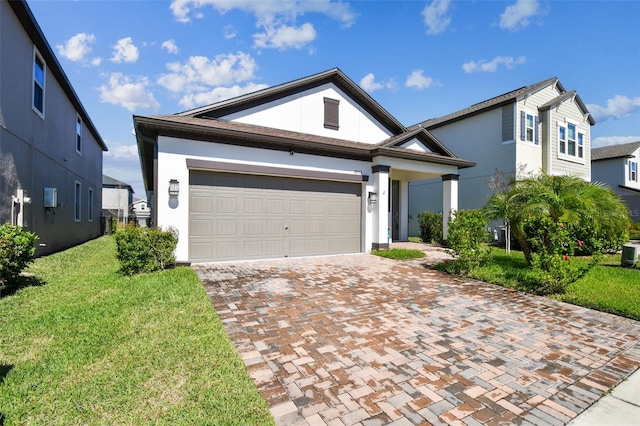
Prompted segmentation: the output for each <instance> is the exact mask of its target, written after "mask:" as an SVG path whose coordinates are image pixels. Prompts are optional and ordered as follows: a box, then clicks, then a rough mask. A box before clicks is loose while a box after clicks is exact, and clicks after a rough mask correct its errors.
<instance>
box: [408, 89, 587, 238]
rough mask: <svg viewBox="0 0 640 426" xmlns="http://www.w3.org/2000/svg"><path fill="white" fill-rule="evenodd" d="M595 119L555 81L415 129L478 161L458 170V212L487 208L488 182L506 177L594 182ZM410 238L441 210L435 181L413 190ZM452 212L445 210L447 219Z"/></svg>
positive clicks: (419, 184)
mask: <svg viewBox="0 0 640 426" xmlns="http://www.w3.org/2000/svg"><path fill="white" fill-rule="evenodd" d="M594 124H595V121H594V119H593V117H592V116H591V114H590V113H589V111H588V110H587V108H586V106H585V104H584V103H583V102H582V100H581V99H580V96H578V94H577V93H576V92H575V91H569V92H567V91H566V90H565V89H564V87H563V86H562V84H561V83H560V81H559V80H558V79H557V78H555V77H554V78H550V79H548V80H544V81H541V82H539V83H536V84H533V85H530V86H526V87H522V88H520V89H517V90H514V91H511V92H508V93H505V94H503V95H500V96H497V97H495V98H491V99H488V100H485V101H482V102H480V103H477V104H475V105H472V106H470V107H468V108H465V109H463V110H460V111H457V112H454V113H452V114H449V115H446V116H444V117H440V118H433V119H430V120H426V121H424V122H422V123H419V124H417V125H415V126H412V127H411V128H420V127H421V128H424V129H426V130H428V131H429V133H431V134H432V135H433V136H434V137H436V138H437V139H438V140H440V141H441V142H442V143H443V144H444V145H446V146H447V148H449V149H451V150H452V151H453V152H456V153H460V154H461V155H463V156H464V158H465V159H467V160H469V161H473V162H475V163H477V165H476V167H473V168H469V169H464V170H461V171H460V177H459V181H460V205H459V207H460V209H477V208H480V207H482V206H484V205H485V204H486V201H487V199H488V197H489V196H490V195H491V193H492V192H491V190H490V188H489V186H488V181H489V180H490V179H491V177H492V176H494V175H496V170H499V171H500V172H502V173H503V174H506V175H512V176H513V175H514V174H515V173H516V172H521V173H523V174H528V173H539V172H540V171H544V172H546V173H548V174H553V175H564V174H571V175H577V176H580V177H581V178H583V179H584V180H586V181H589V180H591V158H590V152H591V150H590V145H591V136H590V135H591V132H590V130H591V126H592V125H594ZM409 193H410V197H409V200H410V205H409V212H410V215H411V218H412V220H411V221H410V233H411V235H418V234H419V224H418V220H417V217H418V214H419V213H420V212H422V211H425V210H430V211H436V212H437V211H443V210H442V209H441V208H440V206H439V204H440V203H439V200H440V199H441V198H442V193H441V188H440V185H439V183H438V182H437V181H433V180H427V181H422V182H412V183H411V185H410V187H409ZM447 213H448V210H445V215H446V214H447Z"/></svg>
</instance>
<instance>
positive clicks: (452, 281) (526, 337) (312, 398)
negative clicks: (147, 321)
mask: <svg viewBox="0 0 640 426" xmlns="http://www.w3.org/2000/svg"><path fill="white" fill-rule="evenodd" d="M194 269H195V270H196V272H197V273H198V274H199V276H200V277H201V279H202V281H203V283H204V286H205V288H206V291H207V293H208V294H209V297H210V298H211V301H212V303H213V304H214V306H215V308H216V310H217V312H218V315H219V316H220V318H221V320H222V321H223V323H224V324H225V326H226V329H227V332H228V333H229V336H230V337H231V339H232V340H233V342H234V344H235V346H236V348H237V350H238V352H239V353H240V356H241V357H242V359H243V360H244V362H245V363H246V365H247V366H248V369H249V372H250V374H251V376H252V377H253V379H254V381H255V383H256V384H257V386H258V388H259V389H260V392H261V393H262V395H263V396H264V398H265V399H266V400H267V402H268V403H269V405H270V407H271V412H272V414H273V416H274V418H275V419H276V422H277V423H278V424H279V425H291V424H300V425H307V424H309V425H323V424H328V425H351V424H362V425H383V424H397V425H404V424H407V425H410V424H430V423H431V424H441V423H448V424H467V425H476V424H499V423H505V424H506V423H516V424H518V423H522V424H529V423H533V424H543V425H544V424H552V425H559V424H564V423H566V422H568V421H569V420H571V419H572V418H574V417H575V416H576V415H577V414H579V413H580V412H582V411H583V410H585V409H586V408H587V407H588V406H589V405H591V404H592V403H593V402H594V401H596V400H597V399H598V398H599V397H600V396H601V395H602V394H603V393H604V392H605V391H607V390H608V389H609V388H610V387H612V386H614V385H616V384H617V383H618V382H619V381H620V380H621V379H623V378H625V377H627V376H628V375H630V374H631V373H632V372H633V371H634V370H635V369H636V368H638V366H639V365H640V322H637V321H632V320H627V319H623V318H620V317H616V316H613V315H608V314H604V313H600V312H596V311H593V310H589V309H584V308H580V307H576V306H572V305H568V304H563V303H559V302H556V301H553V300H549V299H545V298H542V297H536V296H531V295H526V294H522V293H518V292H514V291H509V290H506V289H503V288H500V287H497V286H492V285H488V284H484V283H481V282H477V281H473V280H461V279H456V278H452V277H449V276H446V275H442V274H440V273H438V272H435V271H432V270H428V269H426V268H424V267H423V266H421V265H420V263H419V262H417V261H410V262H398V261H393V260H387V259H382V258H379V257H375V256H372V255H366V254H360V255H353V256H338V257H326V258H313V259H285V260H277V261H263V262H250V263H234V264H210V265H196V266H194Z"/></svg>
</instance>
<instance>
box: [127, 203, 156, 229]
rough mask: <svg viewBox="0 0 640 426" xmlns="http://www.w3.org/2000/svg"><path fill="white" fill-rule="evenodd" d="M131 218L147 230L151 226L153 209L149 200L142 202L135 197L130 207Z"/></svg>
mask: <svg viewBox="0 0 640 426" xmlns="http://www.w3.org/2000/svg"><path fill="white" fill-rule="evenodd" d="M129 217H131V219H132V220H135V221H136V223H137V224H138V226H140V227H142V228H146V227H147V226H149V225H150V223H149V219H151V209H150V208H149V203H147V200H141V199H139V198H135V197H133V203H131V205H130V206H129Z"/></svg>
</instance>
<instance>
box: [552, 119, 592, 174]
mask: <svg viewBox="0 0 640 426" xmlns="http://www.w3.org/2000/svg"><path fill="white" fill-rule="evenodd" d="M557 125H558V130H557V135H558V144H557V149H558V153H557V156H558V159H560V160H565V161H571V162H572V163H578V164H585V159H584V156H585V144H586V139H587V137H586V134H585V133H582V132H580V126H579V125H578V124H577V123H576V122H574V121H572V120H564V121H558V122H557ZM569 126H574V127H575V139H570V138H569ZM563 130H564V134H565V138H564V139H562V137H561V136H562V131H563ZM572 141H573V143H574V144H575V145H574V153H573V154H570V153H569V149H570V148H569V147H570V143H571V142H572ZM563 142H564V147H565V151H564V152H562V144H563ZM581 142H582V145H580V143H581ZM581 148H582V156H580V151H581Z"/></svg>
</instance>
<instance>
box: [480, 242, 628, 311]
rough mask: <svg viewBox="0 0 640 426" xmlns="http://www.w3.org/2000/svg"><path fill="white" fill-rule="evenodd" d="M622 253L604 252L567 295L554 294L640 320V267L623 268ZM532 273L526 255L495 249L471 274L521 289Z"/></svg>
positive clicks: (583, 260) (568, 300)
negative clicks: (621, 263) (487, 260)
mask: <svg viewBox="0 0 640 426" xmlns="http://www.w3.org/2000/svg"><path fill="white" fill-rule="evenodd" d="M620 260H621V256H620V254H609V255H604V256H603V257H602V259H601V260H600V262H599V263H598V264H597V265H595V266H594V267H592V268H591V269H590V270H589V271H588V272H587V273H586V274H585V275H584V276H583V277H581V278H580V279H578V280H577V281H575V282H573V283H571V284H570V285H569V286H568V287H567V289H566V293H565V294H561V295H554V296H552V297H554V298H556V299H558V300H561V301H564V302H568V303H572V304H574V305H579V306H584V307H587V308H592V309H597V310H599V311H603V312H609V313H612V314H616V315H621V316H624V317H628V318H632V319H636V320H640V268H631V269H630V268H622V267H620ZM570 261H571V262H577V263H583V264H586V263H588V262H589V258H579V257H577V258H571V259H570ZM528 273H530V269H529V268H528V267H527V263H526V262H525V259H524V255H523V254H522V252H519V251H512V252H511V254H510V255H507V254H506V253H505V251H504V250H503V249H497V248H493V250H492V253H491V258H490V261H489V262H488V263H487V264H486V265H485V266H483V267H480V268H478V269H477V270H475V271H473V272H472V273H471V274H470V275H471V276H472V277H473V278H477V279H480V280H483V281H486V282H490V283H494V284H498V285H502V286H504V287H509V288H515V289H521V290H523V289H524V288H523V287H522V285H521V284H520V283H521V282H524V281H526V277H525V275H527V274H528Z"/></svg>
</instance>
